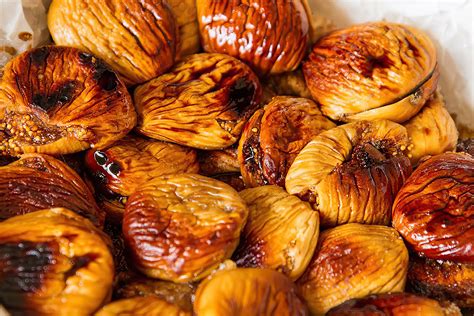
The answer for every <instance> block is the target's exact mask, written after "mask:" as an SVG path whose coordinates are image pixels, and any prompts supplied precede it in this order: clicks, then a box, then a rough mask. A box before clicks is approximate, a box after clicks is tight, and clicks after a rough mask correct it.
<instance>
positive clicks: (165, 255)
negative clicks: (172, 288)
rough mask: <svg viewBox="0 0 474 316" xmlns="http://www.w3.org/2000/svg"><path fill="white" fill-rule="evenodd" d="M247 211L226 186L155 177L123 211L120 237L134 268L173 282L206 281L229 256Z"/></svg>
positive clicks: (177, 177)
mask: <svg viewBox="0 0 474 316" xmlns="http://www.w3.org/2000/svg"><path fill="white" fill-rule="evenodd" d="M247 215H248V209H247V206H246V204H245V202H244V201H243V200H242V198H241V197H240V196H239V195H238V193H237V192H236V191H235V190H234V189H232V188H231V187H230V186H228V185H227V184H225V183H223V182H220V181H217V180H214V179H211V178H207V177H204V176H200V175H193V174H178V175H170V176H163V177H160V178H155V179H153V180H151V181H149V182H147V183H146V184H144V185H143V186H141V187H140V188H139V189H138V190H137V191H135V192H134V193H133V194H132V195H131V196H130V198H129V199H128V202H127V204H126V207H125V213H124V218H123V225H122V228H123V233H124V236H125V240H126V242H127V244H128V246H129V249H130V253H131V257H132V260H133V262H134V263H135V267H136V268H137V269H138V270H139V271H141V272H142V273H144V274H145V275H147V276H149V277H152V278H159V279H162V280H169V281H173V282H178V283H184V282H190V281H197V280H200V279H202V278H204V277H206V276H207V275H208V274H209V273H210V272H211V271H212V270H213V269H215V268H216V267H217V266H218V265H219V264H220V263H221V262H223V261H224V260H225V259H228V258H230V256H231V255H232V253H233V252H234V250H235V248H236V247H237V243H238V242H239V237H240V232H241V230H242V228H243V227H244V225H245V222H246V220H247Z"/></svg>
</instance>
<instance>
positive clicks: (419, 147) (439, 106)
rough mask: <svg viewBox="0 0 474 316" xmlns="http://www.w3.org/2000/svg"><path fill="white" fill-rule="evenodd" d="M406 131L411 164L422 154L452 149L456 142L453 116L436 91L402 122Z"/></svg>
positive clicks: (456, 131) (439, 152)
mask: <svg viewBox="0 0 474 316" xmlns="http://www.w3.org/2000/svg"><path fill="white" fill-rule="evenodd" d="M403 125H404V126H405V128H406V129H407V132H408V137H409V138H410V142H411V145H412V146H413V148H411V147H409V149H410V154H409V155H408V157H410V160H411V163H412V165H415V164H416V163H418V161H419V160H420V159H421V158H423V157H424V156H428V155H437V154H441V153H444V152H446V151H453V150H454V149H455V148H456V144H457V142H458V130H457V129H456V124H455V123H454V120H453V118H452V117H451V115H449V113H448V110H446V107H445V104H444V99H443V96H442V95H441V93H439V92H436V93H435V94H434V96H433V98H432V99H430V100H429V101H428V102H427V103H426V104H425V106H424V107H423V108H422V109H421V111H420V112H418V114H417V115H415V116H414V117H412V118H411V119H410V120H409V121H408V122H406V123H405V124H403Z"/></svg>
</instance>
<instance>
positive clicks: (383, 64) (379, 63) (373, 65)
mask: <svg viewBox="0 0 474 316" xmlns="http://www.w3.org/2000/svg"><path fill="white" fill-rule="evenodd" d="M392 66H393V62H392V61H391V60H390V58H388V56H386V55H382V56H379V57H374V56H368V57H367V62H366V64H365V65H364V67H363V68H362V75H363V76H364V77H366V78H371V77H372V76H373V73H374V70H375V69H377V68H379V69H383V68H390V67H392Z"/></svg>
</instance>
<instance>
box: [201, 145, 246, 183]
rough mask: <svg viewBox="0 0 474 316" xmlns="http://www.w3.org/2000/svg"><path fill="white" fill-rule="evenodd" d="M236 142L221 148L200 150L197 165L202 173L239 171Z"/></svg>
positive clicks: (215, 173)
mask: <svg viewBox="0 0 474 316" xmlns="http://www.w3.org/2000/svg"><path fill="white" fill-rule="evenodd" d="M236 145H237V144H234V145H233V146H231V147H229V148H226V149H222V150H201V151H200V152H199V153H198V157H199V166H200V169H201V174H203V175H208V176H212V175H218V174H226V173H240V165H239V161H238V159H237V146H236Z"/></svg>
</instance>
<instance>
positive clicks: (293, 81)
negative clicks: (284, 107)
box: [266, 68, 311, 99]
mask: <svg viewBox="0 0 474 316" xmlns="http://www.w3.org/2000/svg"><path fill="white" fill-rule="evenodd" d="M266 85H267V86H268V87H269V88H270V89H271V90H273V91H275V93H276V94H277V95H289V96H295V97H302V98H306V99H311V92H310V91H309V89H308V87H307V86H306V82H305V80H304V76H303V72H302V70H301V69H300V68H298V70H295V71H292V72H285V73H283V74H280V75H274V76H270V77H268V80H267V82H266Z"/></svg>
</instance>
